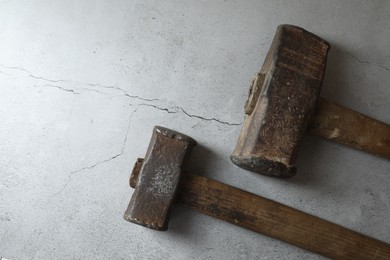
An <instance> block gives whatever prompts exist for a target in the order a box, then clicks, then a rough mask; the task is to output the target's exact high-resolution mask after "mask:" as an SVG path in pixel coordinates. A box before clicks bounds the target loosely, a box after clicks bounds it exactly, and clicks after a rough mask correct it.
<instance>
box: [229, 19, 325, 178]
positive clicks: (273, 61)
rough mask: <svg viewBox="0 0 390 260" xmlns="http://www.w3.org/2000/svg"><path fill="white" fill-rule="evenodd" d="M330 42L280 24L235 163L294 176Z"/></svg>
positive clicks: (253, 92)
mask: <svg viewBox="0 0 390 260" xmlns="http://www.w3.org/2000/svg"><path fill="white" fill-rule="evenodd" d="M329 48H330V45H329V44H328V43H327V42H326V41H324V40H322V39H321V38H319V37H318V36H316V35H314V34H312V33H310V32H308V31H306V30H304V29H302V28H299V27H296V26H292V25H280V26H279V27H278V29H277V31H276V35H275V37H274V40H273V42H272V45H271V48H270V50H269V52H268V54H267V56H266V59H265V61H264V64H263V67H262V69H261V71H260V73H258V74H257V75H256V77H255V78H254V80H253V81H252V85H251V87H250V90H249V97H248V100H247V102H246V104H245V113H246V117H245V120H244V123H243V127H242V130H241V134H240V137H239V139H238V142H237V145H236V148H235V150H234V152H233V154H232V155H231V157H230V158H231V160H232V162H233V163H234V164H236V165H238V166H239V167H241V168H244V169H247V170H250V171H253V172H257V173H260V174H264V175H269V176H276V177H283V178H287V177H291V176H293V175H294V174H295V172H296V168H295V161H296V158H297V155H298V150H299V146H300V143H301V140H302V137H303V134H304V132H305V129H306V127H307V125H308V123H309V120H310V118H311V117H312V115H313V113H314V110H315V107H316V103H317V99H318V97H319V93H320V90H321V85H322V80H323V77H324V73H325V66H326V58H327V54H328V50H329Z"/></svg>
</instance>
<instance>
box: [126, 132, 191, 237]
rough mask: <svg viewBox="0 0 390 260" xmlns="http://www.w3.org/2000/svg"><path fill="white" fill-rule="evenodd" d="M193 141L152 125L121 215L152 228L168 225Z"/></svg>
mask: <svg viewBox="0 0 390 260" xmlns="http://www.w3.org/2000/svg"><path fill="white" fill-rule="evenodd" d="M195 145H196V141H195V140H194V139H192V138H191V137H189V136H186V135H184V134H181V133H178V132H175V131H173V130H170V129H167V128H164V127H161V126H156V127H154V129H153V134H152V139H151V140H150V144H149V148H148V150H147V152H146V155H145V159H144V162H143V165H142V167H141V169H140V173H139V175H138V178H137V185H136V187H135V190H134V193H133V195H132V197H131V199H130V203H129V206H128V208H127V210H126V212H125V215H124V218H125V220H127V221H130V222H133V223H136V224H139V225H142V226H146V227H148V228H152V229H156V230H166V229H167V228H168V217H169V210H170V208H171V205H172V203H173V201H174V198H175V195H176V191H177V187H178V184H179V181H180V175H181V172H182V166H183V164H184V162H185V161H186V159H187V157H188V155H189V154H190V152H191V150H192V148H193V147H194V146H195Z"/></svg>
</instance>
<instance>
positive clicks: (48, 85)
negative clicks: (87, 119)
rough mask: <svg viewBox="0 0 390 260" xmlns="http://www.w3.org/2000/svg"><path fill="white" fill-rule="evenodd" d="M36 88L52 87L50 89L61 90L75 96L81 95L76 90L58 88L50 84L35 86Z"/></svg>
mask: <svg viewBox="0 0 390 260" xmlns="http://www.w3.org/2000/svg"><path fill="white" fill-rule="evenodd" d="M34 87H35V88H39V87H50V88H57V89H60V90H62V91H65V92H68V93H72V94H73V95H80V92H77V91H76V90H75V89H67V88H63V87H60V86H56V85H50V84H46V85H40V86H39V85H34Z"/></svg>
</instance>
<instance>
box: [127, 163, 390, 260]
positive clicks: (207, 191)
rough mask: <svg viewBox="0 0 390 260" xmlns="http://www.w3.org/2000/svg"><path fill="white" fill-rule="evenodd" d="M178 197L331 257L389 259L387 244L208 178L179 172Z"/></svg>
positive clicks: (193, 206)
mask: <svg viewBox="0 0 390 260" xmlns="http://www.w3.org/2000/svg"><path fill="white" fill-rule="evenodd" d="M137 164H138V166H137ZM139 164H142V159H141V160H140V159H138V161H137V163H136V166H135V167H134V169H133V173H132V177H131V179H132V181H131V182H130V185H132V186H133V185H134V186H135V185H136V183H137V182H136V180H137V177H136V176H137V174H138V173H137V169H139V168H140V167H139ZM133 188H134V187H133ZM177 200H178V202H179V203H181V204H182V205H184V206H186V207H188V208H191V209H193V210H196V211H199V212H201V213H203V214H205V215H209V216H212V217H215V218H218V219H221V220H224V221H227V222H229V223H232V224H234V225H237V226H240V227H243V228H246V229H249V230H252V231H254V232H258V233H261V234H264V235H267V236H270V237H273V238H276V239H279V240H282V241H284V242H287V243H289V244H292V245H295V246H298V247H301V248H303V249H307V250H310V251H312V252H315V253H318V254H321V255H323V256H327V257H330V258H333V259H390V245H389V244H386V243H384V242H382V241H379V240H376V239H374V238H371V237H368V236H365V235H363V234H359V233H357V232H355V231H352V230H349V229H346V228H344V227H341V226H339V225H336V224H333V223H331V222H328V221H326V220H323V219H320V218H318V217H314V216H312V215H309V214H307V213H304V212H302V211H299V210H296V209H293V208H291V207H288V206H285V205H283V204H281V203H278V202H275V201H272V200H269V199H266V198H263V197H260V196H257V195H255V194H252V193H249V192H246V191H243V190H240V189H237V188H235V187H232V186H229V185H226V184H223V183H220V182H217V181H214V180H211V179H208V178H206V177H201V176H198V175H193V174H188V173H185V174H183V180H182V181H181V183H180V186H179V190H178V197H177Z"/></svg>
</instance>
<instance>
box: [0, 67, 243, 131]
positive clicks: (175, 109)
mask: <svg viewBox="0 0 390 260" xmlns="http://www.w3.org/2000/svg"><path fill="white" fill-rule="evenodd" d="M0 67H3V68H7V69H15V70H19V71H23V72H24V73H26V74H27V76H28V77H31V78H34V79H39V80H43V81H46V82H50V83H61V82H62V83H75V84H80V85H86V86H90V87H95V88H100V89H113V90H116V91H119V92H121V93H122V94H123V96H125V97H127V98H130V99H136V100H140V101H146V102H155V101H162V100H161V99H158V98H144V97H140V96H137V95H130V94H129V93H127V91H125V90H124V89H122V88H120V87H118V86H115V85H112V86H106V85H102V84H98V83H85V82H79V81H73V80H63V79H49V78H45V77H41V76H36V75H34V74H33V73H31V72H30V71H28V70H26V69H24V68H22V67H11V66H4V65H0ZM34 86H35V87H36V88H37V87H39V86H41V87H52V88H57V89H59V90H62V91H65V92H69V93H72V94H74V95H80V94H81V93H80V91H92V92H96V93H99V94H101V95H106V94H105V93H103V92H101V91H99V90H96V89H91V88H76V89H67V88H64V87H61V86H58V85H53V84H45V85H34ZM130 105H131V106H134V105H132V104H130ZM138 106H148V107H153V108H155V109H158V110H161V111H165V112H167V113H169V114H175V113H178V112H182V113H183V114H184V115H186V116H188V117H191V118H197V119H200V120H203V121H209V122H217V123H220V124H223V125H228V126H238V125H241V123H230V122H227V121H223V120H220V119H217V118H215V117H211V118H207V117H204V116H199V115H195V114H190V113H188V112H187V111H186V110H185V109H183V108H182V107H179V106H173V107H171V109H169V108H164V107H159V106H157V105H154V104H146V103H142V104H138Z"/></svg>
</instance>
